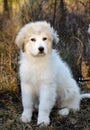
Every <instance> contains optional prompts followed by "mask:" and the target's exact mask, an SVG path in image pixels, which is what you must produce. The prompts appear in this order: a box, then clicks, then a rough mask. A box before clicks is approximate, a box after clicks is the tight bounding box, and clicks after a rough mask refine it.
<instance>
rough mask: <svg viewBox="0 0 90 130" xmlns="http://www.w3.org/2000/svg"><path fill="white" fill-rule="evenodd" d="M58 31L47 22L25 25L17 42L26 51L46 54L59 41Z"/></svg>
mask: <svg viewBox="0 0 90 130" xmlns="http://www.w3.org/2000/svg"><path fill="white" fill-rule="evenodd" d="M58 40H59V39H58V36H57V33H56V32H55V31H54V29H53V28H52V27H51V26H50V24H48V23H46V22H35V23H29V24H27V25H25V26H24V27H23V28H22V29H21V30H20V32H19V33H18V35H17V37H16V44H17V45H18V46H19V48H20V49H22V50H23V52H24V53H26V54H28V55H32V56H44V55H47V54H48V53H50V52H51V50H52V44H53V43H57V42H58Z"/></svg>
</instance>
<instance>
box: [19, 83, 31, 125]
mask: <svg viewBox="0 0 90 130" xmlns="http://www.w3.org/2000/svg"><path fill="white" fill-rule="evenodd" d="M21 91H22V104H23V113H22V116H21V120H22V121H23V122H24V123H27V122H30V121H31V117H32V111H33V96H32V89H31V87H30V86H29V85H27V84H21Z"/></svg>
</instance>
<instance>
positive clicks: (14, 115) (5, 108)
mask: <svg viewBox="0 0 90 130" xmlns="http://www.w3.org/2000/svg"><path fill="white" fill-rule="evenodd" d="M83 91H85V92H90V88H87V89H86V88H84V90H83ZM21 113H22V104H21V98H20V95H18V94H16V93H10V92H0V130H41V129H43V130H90V99H83V101H81V109H80V111H78V112H71V113H70V114H69V116H67V117H61V116H58V115H57V108H54V109H53V110H52V112H51V115H50V119H51V123H50V125H49V126H48V127H45V128H40V126H37V125H36V122H37V111H34V114H33V119H32V122H31V123H27V124H24V123H22V122H21V121H20V115H21Z"/></svg>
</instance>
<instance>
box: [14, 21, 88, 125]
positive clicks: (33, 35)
mask: <svg viewBox="0 0 90 130" xmlns="http://www.w3.org/2000/svg"><path fill="white" fill-rule="evenodd" d="M58 41H59V38H58V35H57V33H56V31H55V30H54V29H53V27H51V26H50V24H49V23H47V22H45V21H39V22H31V23H28V24H26V25H25V26H24V27H23V28H21V30H20V31H19V33H18V35H17V37H16V40H15V42H16V44H17V46H18V47H19V48H20V50H21V51H20V61H19V64H20V72H19V73H20V80H21V92H22V104H23V113H22V116H21V120H22V121H23V122H25V123H27V122H30V121H31V118H32V113H33V107H35V106H38V120H37V124H41V123H44V124H45V125H48V124H49V123H50V119H49V115H50V112H51V110H52V108H53V107H54V105H55V103H56V102H58V107H60V108H62V109H61V110H59V112H58V113H59V114H61V115H64V116H65V115H68V114H69V111H70V109H73V110H79V109H80V100H81V99H82V98H84V97H90V94H80V89H79V87H78V85H77V83H76V81H75V80H74V79H73V76H72V74H71V72H70V69H69V67H68V65H67V64H66V63H65V62H64V61H62V59H61V57H60V56H59V55H58V53H57V51H56V50H54V49H52V45H53V43H54V44H57V43H58Z"/></svg>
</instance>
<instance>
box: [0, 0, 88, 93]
mask: <svg viewBox="0 0 90 130" xmlns="http://www.w3.org/2000/svg"><path fill="white" fill-rule="evenodd" d="M38 20H46V21H48V22H50V23H51V25H52V26H53V27H54V28H55V29H56V30H57V33H58V35H59V37H60V41H59V43H58V44H57V45H56V46H55V45H54V46H53V47H54V48H56V49H57V50H58V51H59V53H60V55H61V56H62V58H63V59H64V60H65V61H66V62H67V63H68V64H69V66H70V67H71V69H72V72H73V75H74V78H75V79H76V80H77V81H78V80H79V79H81V80H82V79H84V80H85V81H86V82H85V83H86V84H87V86H89V84H90V81H89V80H90V34H88V33H87V30H88V28H89V24H90V0H78V1H77V0H0V91H13V92H16V91H18V88H19V87H18V86H19V76H18V55H19V50H18V48H17V46H16V45H15V43H14V41H15V37H16V35H17V33H18V31H19V29H20V28H21V27H22V26H23V25H25V24H26V23H28V22H30V21H38Z"/></svg>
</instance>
